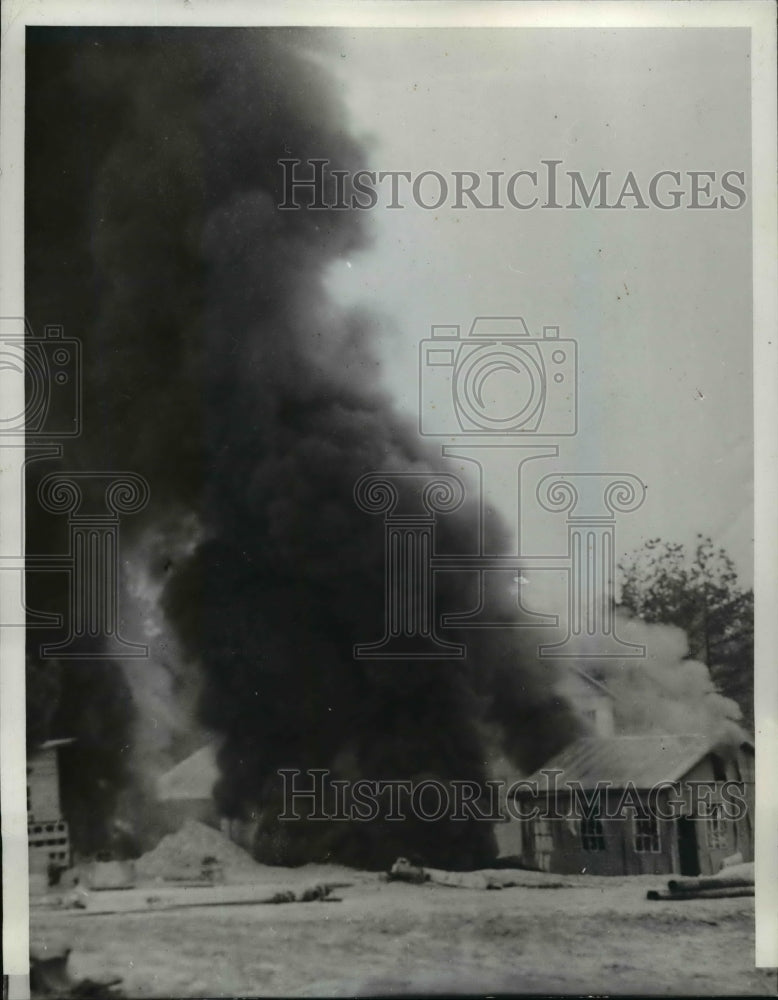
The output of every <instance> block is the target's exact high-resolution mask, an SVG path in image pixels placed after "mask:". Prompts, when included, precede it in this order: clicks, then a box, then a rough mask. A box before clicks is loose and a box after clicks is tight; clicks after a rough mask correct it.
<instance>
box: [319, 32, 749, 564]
mask: <svg viewBox="0 0 778 1000" xmlns="http://www.w3.org/2000/svg"><path fill="white" fill-rule="evenodd" d="M329 41H330V42H333V43H334V44H331V45H329V46H328V47H327V48H326V50H325V51H324V52H323V53H322V54H321V55H320V58H323V59H325V60H326V61H327V63H328V65H330V66H331V68H332V71H333V72H334V73H335V74H336V75H337V78H338V81H339V86H340V88H341V90H342V93H343V95H344V97H345V99H346V101H347V105H348V108H349V111H350V115H351V119H352V128H353V130H354V131H355V133H356V134H358V135H359V136H361V137H362V138H363V139H364V140H365V141H366V144H367V148H368V155H367V161H366V162H365V167H366V168H371V169H375V170H409V171H412V172H414V173H418V172H420V171H422V170H437V171H439V172H441V173H443V174H446V173H450V172H451V171H453V170H473V171H477V172H479V173H483V174H485V172H486V171H487V170H505V171H506V172H507V173H508V174H510V173H513V172H514V171H516V170H520V169H528V170H537V169H539V168H540V161H541V160H542V159H560V160H563V165H562V167H561V168H560V169H561V170H577V171H580V172H582V174H583V175H584V177H585V178H587V179H589V180H591V179H593V177H594V175H595V174H596V173H597V171H599V170H609V171H611V172H612V173H613V176H614V178H615V182H616V184H617V188H616V190H617V191H618V188H620V186H621V181H622V180H623V178H624V176H625V175H626V173H627V171H629V170H632V171H634V173H635V175H636V177H637V178H638V180H639V182H641V184H642V185H647V183H648V180H649V179H650V177H651V176H652V175H653V174H654V173H656V172H657V171H660V170H677V171H681V172H683V171H688V170H710V171H715V172H716V174H717V176H720V175H721V174H722V173H724V172H725V171H728V170H742V171H745V172H746V181H747V182H748V177H749V174H750V122H749V107H750V105H749V78H750V66H749V49H748V45H749V36H748V32H747V31H745V30H742V29H740V30H735V29H732V30H730V29H725V30H719V29H695V30H674V29H657V30H654V29H648V30H645V29H632V30H630V29H611V30H599V29H587V30H576V31H571V30H554V31H549V30H544V29H500V30H481V31H461V30H457V29H446V30H437V31H429V30H419V31H416V30H410V29H408V30H406V29H398V30H395V29H388V30H387V29H381V30H374V29H367V30H359V31H357V30H354V31H343V32H339V33H337V35H333V36H332V37H331V38H330V39H329ZM385 204H386V199H382V201H381V203H380V204H379V207H377V208H375V209H374V210H373V211H371V212H369V213H366V214H368V215H369V217H370V218H369V225H370V227H371V229H372V232H373V238H374V241H373V245H372V246H371V247H370V249H368V250H367V251H365V252H362V253H360V254H359V255H354V256H353V257H352V258H350V259H349V260H348V261H345V260H342V261H338V262H337V264H336V265H334V266H333V269H332V272H331V275H330V287H331V289H332V291H333V293H334V294H335V295H336V296H337V297H338V298H339V299H340V300H342V301H346V302H355V303H360V304H366V305H368V306H370V307H371V308H372V309H373V310H374V311H377V312H378V313H379V314H380V317H381V320H380V322H381V331H382V340H381V345H380V352H381V357H382V362H383V364H384V366H385V372H386V381H387V384H388V385H389V386H390V388H391V390H392V392H393V394H394V396H395V398H396V400H397V405H398V407H399V408H400V409H402V410H403V411H404V412H407V413H411V414H416V413H417V410H418V403H417V387H418V376H417V357H418V342H419V341H420V340H421V339H422V338H424V337H427V336H429V327H430V325H431V324H460V325H461V326H462V327H463V328H467V327H469V325H470V323H471V321H472V319H473V317H475V316H476V315H479V314H481V315H522V316H524V317H525V319H526V321H527V324H528V326H529V328H530V329H531V330H532V331H533V332H539V331H540V329H541V328H542V327H543V326H544V325H558V326H559V327H560V335H561V336H562V337H572V338H575V339H576V340H577V341H578V343H579V359H580V360H579V373H580V378H579V396H580V410H579V412H580V424H581V430H580V432H579V434H578V436H577V437H576V438H574V439H572V440H568V441H567V442H565V441H564V440H562V442H561V448H560V457H559V459H557V460H551V461H547V462H543V463H541V462H537V463H533V465H534V466H535V467H536V468H535V469H534V470H533V475H535V474H537V475H535V478H537V476H539V475H545V474H547V473H549V472H553V471H566V470H570V471H571V470H576V469H578V470H586V471H603V472H610V471H616V472H633V473H635V474H636V475H638V476H640V477H641V478H642V479H643V480H644V481H645V483H646V484H647V485H648V494H647V498H646V502H645V504H644V505H643V507H642V508H641V509H640V510H639V511H638V512H637V513H635V514H632V515H630V516H626V517H624V518H622V519H621V520H620V522H619V526H618V544H619V549H620V550H621V551H622V552H623V551H626V550H629V549H631V548H634V547H636V546H638V545H640V544H641V541H642V540H643V539H645V538H650V537H655V536H661V537H663V538H667V539H669V540H675V541H681V542H686V543H692V542H693V541H694V536H695V534H696V533H697V532H698V531H699V532H702V533H705V534H710V535H711V536H712V537H713V539H714V541H715V542H716V543H719V544H721V545H723V546H724V547H725V548H726V549H727V550H728V551H729V552H730V554H731V555H732V557H733V558H734V559H735V562H736V565H737V568H738V571H739V573H740V576H741V579H742V580H743V582H745V583H747V584H750V583H751V582H752V579H753V570H752V551H751V549H752V535H753V529H752V503H753V495H752V392H751V383H752V376H751V363H752V362H751V220H750V208H749V205H746V207H745V208H744V209H742V210H739V211H721V210H716V211H710V210H709V211H694V210H690V209H688V208H684V209H679V210H677V211H660V210H657V209H654V208H651V209H649V210H647V211H634V210H630V209H627V210H625V211H592V210H581V211H554V210H538V209H534V210H532V211H526V212H521V211H517V210H515V209H511V208H506V209H503V210H498V211H475V210H466V211H456V210H453V209H451V208H445V207H444V208H442V209H441V210H439V211H424V210H423V209H420V208H417V207H408V208H405V209H404V210H401V211H392V210H388V209H387V208H385V207H384V206H385ZM527 482H528V486H529V487H530V488H531V487H532V477H531V476H530V477H528V481H527ZM527 513H528V514H531V512H530V511H529V510H527ZM538 530H539V531H541V530H542V529H541V528H538ZM554 530H555V531H556V532H557V543H556V544H558V545H560V546H564V532H563V529H561V531H562V533H561V534H560V523H559V522H556V528H555V529H554ZM543 544H548V543H546V542H543ZM551 544H553V543H551Z"/></svg>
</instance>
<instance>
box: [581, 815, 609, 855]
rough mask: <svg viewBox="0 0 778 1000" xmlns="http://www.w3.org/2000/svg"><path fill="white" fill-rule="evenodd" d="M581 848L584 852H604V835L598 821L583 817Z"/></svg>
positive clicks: (593, 818)
mask: <svg viewBox="0 0 778 1000" xmlns="http://www.w3.org/2000/svg"><path fill="white" fill-rule="evenodd" d="M581 846H582V847H583V849H584V850H585V851H604V850H605V833H604V832H603V829H602V823H601V822H600V820H599V819H596V818H595V817H592V818H591V819H586V818H585V817H584V818H583V819H582V820H581Z"/></svg>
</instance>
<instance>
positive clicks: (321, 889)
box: [76, 882, 353, 916]
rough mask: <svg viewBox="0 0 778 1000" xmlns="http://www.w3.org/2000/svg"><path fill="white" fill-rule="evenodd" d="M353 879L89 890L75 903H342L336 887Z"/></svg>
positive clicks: (140, 906) (87, 910) (137, 906)
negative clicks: (300, 884)
mask: <svg viewBox="0 0 778 1000" xmlns="http://www.w3.org/2000/svg"><path fill="white" fill-rule="evenodd" d="M352 884H353V883H351V882H323V883H319V884H316V885H308V886H306V887H304V888H302V889H298V890H296V891H295V890H292V889H288V888H286V887H285V886H283V885H279V884H278V883H276V884H275V885H272V884H266V883H262V884H257V883H254V884H251V883H250V884H247V885H223V886H170V885H160V886H158V887H155V888H152V887H149V888H145V889H131V890H126V891H122V892H113V893H111V892H98V893H87V894H85V895H84V896H83V897H82V898H81V900H80V901H79V902H78V903H77V904H76V905H77V906H78V907H80V908H81V909H82V910H83V911H84V915H85V916H96V915H98V914H99V915H101V916H106V915H108V914H111V913H141V912H147V911H148V912H150V911H159V910H178V909H190V908H192V907H205V906H217V907H227V906H260V905H268V904H281V903H312V902H326V903H336V902H342V900H341V899H340V897H339V896H333V895H332V892H333V890H334V889H344V888H346V887H348V886H350V885H352Z"/></svg>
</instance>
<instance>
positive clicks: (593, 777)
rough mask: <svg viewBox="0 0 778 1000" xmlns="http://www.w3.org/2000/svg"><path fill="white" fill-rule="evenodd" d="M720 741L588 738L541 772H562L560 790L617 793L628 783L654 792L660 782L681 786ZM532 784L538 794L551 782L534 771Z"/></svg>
mask: <svg viewBox="0 0 778 1000" xmlns="http://www.w3.org/2000/svg"><path fill="white" fill-rule="evenodd" d="M719 742H720V741H718V740H715V739H713V738H711V737H709V736H665V735H661V734H659V735H658V734H653V735H650V736H610V737H603V736H589V737H584V738H583V739H579V740H576V741H575V742H574V743H571V744H570V746H568V747H565V749H564V750H562V751H561V752H560V753H558V754H557V755H556V756H555V757H552V758H551V760H549V761H547V762H546V763H545V764H544V765H543V770H544V771H548V770H557V771H562V772H563V773H562V774H560V775H559V776H558V778H557V784H561V783H562V782H568V781H577V782H580V783H581V786H582V787H583V788H587V789H590V788H594V787H595V785H596V784H597V783H598V782H609V783H610V784H611V785H612V786H614V787H616V788H623V787H624V786H625V785H627V784H628V783H629V784H631V785H632V786H634V787H635V788H651V787H652V786H653V785H656V784H657V783H658V782H660V781H679V780H680V779H681V778H682V777H683V776H684V775H685V774H687V773H688V772H689V771H690V770H691V769H692V768H693V767H694V766H695V764H697V763H698V762H699V761H700V760H702V758H703V757H705V756H706V754H708V753H711V752H712V751H714V750H715V749H716V746H717V744H718V743H719ZM527 780H529V781H536V782H537V783H538V787H539V789H541V790H543V789H545V788H546V787H547V778H546V776H545V775H544V774H543V773H542V772H541V770H538V771H536V772H535V773H534V774H532V775H530V777H529V779H527Z"/></svg>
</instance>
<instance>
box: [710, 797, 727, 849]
mask: <svg viewBox="0 0 778 1000" xmlns="http://www.w3.org/2000/svg"><path fill="white" fill-rule="evenodd" d="M705 833H706V840H707V844H708V847H710V848H712V849H714V850H716V849H720V848H725V847H726V846H727V830H726V827H725V826H724V820H723V818H722V815H721V806H720V805H714V806H712V807H711V812H710V814H709V816H708V818H707V820H706V821H705Z"/></svg>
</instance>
